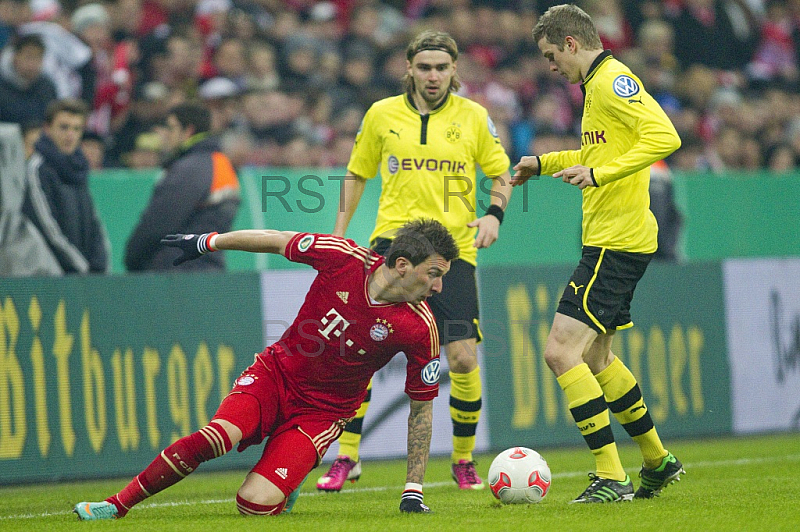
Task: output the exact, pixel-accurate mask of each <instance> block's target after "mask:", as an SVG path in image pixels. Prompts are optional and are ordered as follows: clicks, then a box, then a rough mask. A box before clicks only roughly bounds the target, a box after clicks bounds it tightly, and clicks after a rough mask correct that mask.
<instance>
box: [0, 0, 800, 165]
mask: <svg viewBox="0 0 800 532" xmlns="http://www.w3.org/2000/svg"><path fill="white" fill-rule="evenodd" d="M559 3H564V2H557V1H556V2H543V1H541V0H539V1H537V2H535V3H534V2H517V1H513V0H507V1H503V2H486V1H482V0H458V2H444V1H442V0H436V1H433V2H428V1H423V2H412V3H408V4H407V5H406V11H405V18H403V15H402V14H401V13H400V12H399V11H397V10H396V3H391V2H387V1H385V0H384V1H378V0H369V1H366V2H365V1H359V2H353V1H351V0H346V1H336V2H291V3H285V2H261V1H259V2H252V1H248V0H224V1H218V0H209V1H202V2H199V1H198V0H180V1H172V2H168V1H166V0H146V1H143V0H117V1H115V2H86V1H82V2H62V3H59V2H57V1H55V0H37V1H36V2H34V3H31V4H30V6H31V8H32V9H29V8H25V9H16V7H17V6H22V5H28V3H27V2H24V3H23V2H22V0H16V1H14V0H3V1H0V39H2V38H3V35H4V34H5V35H8V36H13V35H28V34H36V35H39V36H40V37H41V38H42V39H43V41H44V44H45V56H44V66H43V72H44V73H45V74H46V75H48V76H49V77H51V78H52V80H53V82H54V83H55V85H56V91H57V92H56V93H57V96H58V97H79V98H81V99H83V100H84V101H86V102H87V103H88V104H90V105H91V106H93V107H96V108H97V110H96V111H95V113H93V116H92V119H91V121H90V126H89V129H92V130H94V131H97V132H99V133H101V134H102V135H103V136H104V137H105V140H106V142H107V144H108V146H109V153H108V164H109V165H120V164H121V163H122V154H123V153H125V152H128V151H130V150H131V149H132V148H133V145H134V143H135V140H136V137H137V135H138V134H140V133H142V132H144V131H147V130H148V129H149V128H145V129H144V130H140V129H136V130H134V129H131V128H129V127H127V125H128V124H127V121H128V115H129V113H130V112H133V110H134V109H135V108H136V107H137V103H138V102H137V100H140V99H143V98H145V99H146V97H144V95H143V92H142V90H141V87H142V86H144V85H147V84H148V83H150V82H153V81H157V82H162V83H164V84H166V85H167V87H168V93H169V94H170V98H169V99H170V103H171V104H174V103H177V102H179V101H184V100H187V99H193V98H197V96H198V88H199V86H200V85H201V84H202V83H203V82H204V81H206V80H208V79H210V78H211V77H213V76H215V75H217V74H218V71H217V69H216V67H215V66H214V58H215V57H216V58H219V57H220V56H226V57H227V56H231V57H233V60H232V61H227V60H223V61H222V62H223V63H232V64H233V66H234V68H233V70H234V71H239V72H240V71H241V68H240V67H241V63H242V61H241V57H240V55H241V54H239V53H238V52H236V51H235V50H233V51H232V53H228V52H230V50H227V48H228V43H231V42H239V43H241V45H242V47H243V48H244V49H245V51H246V56H247V57H246V60H247V61H246V68H245V74H244V80H245V85H246V87H240V90H242V89H244V90H270V91H279V92H283V93H287V94H292V95H293V96H292V97H293V98H295V97H296V98H298V99H300V100H303V101H305V102H306V105H305V107H304V108H303V109H302V110H301V115H300V116H295V117H294V119H293V121H295V120H296V121H298V122H309V121H311V122H312V123H313V124H314V125H313V129H314V132H312V133H310V134H309V133H308V131H305V130H302V128H301V131H300V133H302V134H303V135H305V136H306V137H307V140H308V141H309V142H310V143H311V144H312V145H316V144H319V143H320V142H322V143H324V144H325V145H326V146H328V145H329V144H330V143H331V141H332V139H333V137H332V136H331V135H330V133H329V132H330V131H331V130H332V129H333V128H335V127H336V124H335V123H334V121H333V120H334V119H333V117H334V116H336V115H337V114H338V112H339V110H340V108H341V106H342V105H346V104H347V102H345V101H344V100H345V99H346V100H347V101H352V100H353V94H356V98H357V100H358V101H359V104H360V105H361V106H362V107H364V108H366V107H368V105H369V104H371V103H372V102H373V101H375V100H377V99H380V98H382V97H384V96H385V95H388V94H396V93H397V92H398V91H399V90H401V89H400V88H399V87H398V86H397V80H398V79H399V78H400V77H401V75H402V73H403V71H404V69H405V58H404V56H403V49H402V46H401V45H400V43H401V41H402V40H404V39H405V38H407V37H408V36H410V35H411V34H412V33H414V32H416V31H417V30H418V29H419V28H426V27H435V28H437V29H442V30H447V31H449V32H450V34H451V35H453V36H454V37H455V38H456V40H457V41H459V42H461V43H462V48H463V49H464V53H463V54H462V61H461V65H460V67H459V69H460V74H461V77H462V82H463V86H464V89H463V91H465V92H462V93H460V95H463V96H467V97H470V98H474V99H476V100H477V101H478V102H479V103H481V104H483V105H485V106H486V107H487V108H488V109H489V111H490V113H491V114H492V116H493V118H494V120H495V125H496V126H497V128H498V130H499V131H500V134H501V137H502V138H503V139H504V141H505V140H506V138H505V136H506V133H505V131H506V130H507V131H508V135H509V137H510V138H511V139H512V140H513V143H512V144H509V148H510V150H511V151H512V152H513V153H514V154H516V155H519V154H521V153H524V151H525V148H526V146H527V145H528V144H529V142H530V140H531V139H532V138H533V134H534V133H535V124H533V122H532V119H531V115H532V108H533V107H534V106H535V105H536V103H537V101H538V100H539V99H540V98H547V97H549V96H551V95H554V96H555V97H556V99H557V100H558V101H559V102H561V104H560V105H562V106H563V109H564V110H565V114H567V115H573V116H572V119H571V120H570V121H569V125H568V130H569V131H573V132H574V133H575V134H577V132H578V129H579V117H580V114H581V105H582V95H581V94H580V91H579V89H577V87H575V86H569V85H568V84H564V83H563V80H560V79H558V77H557V76H556V77H554V76H552V75H550V74H549V73H548V72H547V71H546V69H544V70H542V69H541V68H540V62H539V61H537V60H536V56H538V55H539V54H538V50H536V47H535V43H533V42H532V41H531V37H530V35H529V33H530V32H525V31H522V29H523V28H524V27H525V26H526V24H527V25H528V26H530V25H532V24H534V23H535V20H536V17H537V16H538V15H540V14H541V13H542V12H543V11H544V9H546V8H547V6H549V5H550V4H559ZM583 5H587V6H591V7H592V8H593V9H597V10H598V13H602V15H600V16H599V17H598V25H599V26H602V27H603V28H606V27H607V28H608V30H605V29H604V31H603V34H606V33H607V34H608V35H609V37H608V38H609V39H610V40H609V42H610V41H612V40H615V39H616V37H619V36H625V35H630V33H631V32H630V31H629V30H630V29H633V30H635V33H633V36H634V37H635V39H634V41H633V43H630V42H626V44H624V46H625V47H627V50H626V51H625V54H624V56H621V57H620V58H621V59H623V61H624V62H625V63H626V64H627V65H628V66H629V67H630V68H631V70H632V71H633V72H634V73H635V74H636V75H638V76H639V78H640V79H642V81H643V82H644V83H645V85H646V86H647V87H648V90H649V91H650V93H651V94H652V95H653V96H654V97H655V98H656V100H657V101H658V102H659V104H660V105H661V106H662V107H663V108H664V110H665V111H666V112H667V113H668V115H669V116H670V117H671V118H672V119H673V120H674V121H675V124H676V127H678V128H679V133H681V134H684V135H685V134H689V133H691V134H696V135H699V136H700V138H702V139H703V140H704V141H706V142H708V143H710V142H712V141H713V137H714V136H715V135H716V134H717V129H718V126H716V125H715V124H714V122H713V117H711V118H709V116H708V115H710V114H711V113H710V112H709V111H710V109H709V104H710V94H709V93H708V92H709V90H710V91H711V92H712V93H713V90H716V89H717V88H719V87H725V88H731V89H736V90H738V91H740V92H741V94H742V95H743V96H744V97H745V98H746V101H747V100H753V101H754V102H755V104H756V106H757V107H759V106H760V105H761V104H768V105H769V112H770V113H776V110H775V109H774V107H773V105H774V101H773V100H771V99H770V96H769V92H770V91H772V90H774V89H775V88H781V89H782V90H785V91H787V92H788V93H789V94H790V95H791V99H792V101H794V100H796V99H797V94H798V86H800V75H798V74H797V65H796V63H797V56H798V47H799V46H800V44H798V42H800V41H799V40H798V35H800V33H799V32H798V22H797V21H798V20H800V8H798V5H800V4H798V2H796V1H794V0H793V1H791V2H788V1H786V0H770V1H769V2H765V1H762V0H670V1H666V2H657V1H650V0H639V1H633V0H615V2H612V3H608V2H606V3H603V2H594V0H592V2H591V3H584V4H583ZM620 9H621V10H622V11H621V12H622V13H624V15H625V16H624V17H622V20H620V17H619V13H620ZM4 13H5V14H6V15H4ZM101 13H106V14H107V15H108V16H104V15H102V14H101ZM98 14H100V15H99V16H98ZM109 18H110V27H109V24H108V23H107V21H108V20H109ZM72 19H74V20H75V22H78V24H76V25H73V26H72V29H73V32H70V31H68V30H67V29H66V28H70V21H71V20H72ZM601 19H602V20H607V21H609V24H605V23H601V22H602V21H601ZM4 21H5V24H6V26H5V29H4V28H3V26H2V24H3V22H4ZM92 21H100V22H101V24H98V25H97V26H98V27H102V26H106V29H105V30H104V31H106V32H108V31H110V32H111V38H112V39H113V43H111V45H109V46H108V48H107V49H106V51H105V52H103V53H101V54H100V55H105V56H106V57H110V58H111V62H110V66H111V69H112V70H111V72H112V75H111V78H109V76H108V71H107V69H106V70H103V69H100V71H97V69H96V68H95V66H96V63H97V62H98V54H97V53H95V55H94V58H93V56H92V51H91V49H90V48H89V46H87V45H86V44H85V43H84V42H82V41H81V39H79V38H78V37H77V35H76V32H78V30H80V33H81V34H82V35H83V34H84V33H85V31H86V24H87V23H90V22H92ZM684 22H685V23H684ZM628 25H629V26H630V27H629V28H628ZM82 27H83V29H81V28H82ZM4 31H5V33H3V32H4ZM89 31H92V32H94V30H89ZM675 32H678V33H677V34H676V33H675ZM85 37H86V36H85V35H84V38H85ZM601 37H603V35H601ZM7 38H8V37H7ZM687 39H688V40H687ZM88 40H91V39H88ZM670 40H672V44H670ZM622 41H626V39H622ZM627 41H630V39H627ZM720 42H725V43H726V46H719V43H720ZM234 48H235V47H234ZM359 49H361V50H362V51H364V53H363V54H359V53H357V51H358V50H359ZM6 53H9V54H10V53H11V51H10V50H9V51H8V52H6ZM359 55H360V57H361V58H363V57H366V56H371V58H372V61H371V62H372V66H371V68H370V67H366V62H365V61H360V60H356V61H352V62H351V61H349V60H348V59H350V58H355V57H358V56H359ZM287 58H291V64H292V65H293V66H292V67H289V66H288V63H287ZM723 63H724V64H723ZM104 64H106V66H108V65H109V62H108V61H104ZM237 65H238V66H237ZM471 65H477V66H479V67H480V68H478V67H477V66H473V67H472V68H470V66H471ZM224 68H228V67H224ZM698 69H700V71H703V72H702V73H699V72H700V71H699V70H698ZM345 71H348V74H347V75H345ZM398 72H399V74H398ZM351 74H352V75H354V76H355V77H354V78H353V79H357V80H358V82H357V83H355V84H353V82H352V80H351V79H348V78H349V77H350V75H351ZM706 74H707V75H706ZM228 75H229V76H233V77H234V78H236V79H232V80H233V81H234V82H236V83H239V84H241V83H240V81H241V80H240V78H239V76H240V74H230V73H228ZM281 76H283V77H281ZM359 76H360V77H359ZM96 78H97V79H96ZM361 78H365V80H363V79H361ZM109 79H111V80H112V81H113V83H111V84H109V83H106V82H104V81H103V80H105V81H108V80H109ZM707 82H708V83H707ZM104 87H105V88H104ZM512 91H513V93H514V95H513V97H511V98H509V96H508V93H510V92H512ZM96 97H98V98H99V100H96ZM117 97H119V98H120V99H119V101H117ZM126 98H130V99H131V103H130V106H129V107H130V108H129V109H126V103H125V99H126ZM325 98H328V99H332V100H333V102H334V109H333V110H331V111H330V112H327V113H320V112H319V111H320V109H321V108H322V107H324V105H327V104H323V105H322V106H318V105H317V103H316V102H318V101H320V100H323V99H325ZM514 100H516V102H517V104H516V105H515V104H513V101H514ZM100 101H102V102H103V103H100ZM95 103H99V105H95ZM791 108H793V105H789V106H788V107H782V108H781V109H783V110H786V109H791ZM100 109H102V111H101V110H100ZM109 111H110V114H111V115H113V116H114V117H115V119H114V120H113V121H111V120H109V118H108V117H109ZM162 112H163V110H162ZM679 114H684V115H685V117H684V118H690V117H692V116H699V117H700V120H699V124H698V128H699V129H698V130H697V131H691V132H688V131H685V130H681V129H680V122H682V121H683V118H678V116H679ZM762 115H763V113H758V114H757V115H756V116H757V117H761V116H762ZM325 116H327V118H325ZM745 118H746V117H745ZM774 118H775V119H774V120H771V121H770V122H769V124H764V125H762V127H764V128H768V131H766V132H765V131H755V132H754V131H752V129H751V126H753V125H754V124H753V123H750V124H742V125H744V126H747V127H748V129H747V131H746V133H747V135H752V136H754V137H755V139H756V141H757V142H758V143H759V144H760V145H761V151H762V153H765V152H766V151H768V150H771V148H772V147H773V146H774V145H775V143H776V142H777V140H776V139H777V138H778V137H780V136H782V135H783V134H785V132H786V130H787V129H788V128H789V123H790V121H791V119H790V118H786V117H783V118H781V119H780V120H779V121H778V120H777V116H776V117H774ZM259 122H260V121H259V120H255V121H254V122H252V123H251V119H250V118H248V117H245V116H244V115H242V116H240V117H239V118H238V119H237V127H239V128H241V130H242V131H243V132H244V134H245V135H246V134H247V131H248V129H250V127H251V126H253V125H255V128H256V129H260V127H261V126H260V125H259ZM779 131H780V134H777V133H778V132H779ZM320 132H323V133H322V137H320ZM325 132H327V133H325ZM764 133H766V134H764ZM296 134H298V131H296V130H294V129H292V130H291V131H290V132H289V135H288V138H293V137H294V136H295V135H296ZM241 138H244V137H241ZM320 139H322V140H320ZM283 142H285V140H284V141H283ZM250 144H251V143H250V142H245V143H243V144H242V145H241V146H239V147H237V148H236V151H237V152H238V153H239V155H238V156H237V157H238V158H239V159H241V160H244V161H248V162H251V163H254V164H269V163H270V162H272V161H277V160H278V159H280V154H279V153H278V152H280V151H281V146H282V145H277V146H276V150H277V151H275V152H274V153H273V152H272V147H268V153H261V152H259V150H260V149H261V148H260V144H259V143H255V144H253V146H254V148H253V149H252V150H250V148H248V147H247V146H249V145H250ZM230 146H233V145H232V144H231V145H230ZM766 164H767V163H766V160H765V161H764V162H763V163H762V167H766Z"/></svg>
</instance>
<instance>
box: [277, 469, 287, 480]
mask: <svg viewBox="0 0 800 532" xmlns="http://www.w3.org/2000/svg"><path fill="white" fill-rule="evenodd" d="M275 474H276V475H278V476H279V477H281V478H282V479H283V480H286V477H287V476H289V470H288V469H286V468H285V467H279V468H278V469H276V470H275Z"/></svg>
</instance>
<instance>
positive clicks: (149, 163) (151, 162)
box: [124, 132, 161, 170]
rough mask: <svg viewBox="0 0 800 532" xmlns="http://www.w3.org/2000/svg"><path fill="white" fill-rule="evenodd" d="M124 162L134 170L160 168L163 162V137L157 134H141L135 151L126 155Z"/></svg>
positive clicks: (135, 145) (134, 148)
mask: <svg viewBox="0 0 800 532" xmlns="http://www.w3.org/2000/svg"><path fill="white" fill-rule="evenodd" d="M124 162H125V166H127V167H128V168H131V169H133V170H142V169H146V168H158V165H159V163H160V162H161V136H160V135H159V134H158V133H156V132H148V133H139V135H138V136H137V137H136V143H135V144H134V147H133V150H131V151H129V152H127V153H126V154H125V156H124Z"/></svg>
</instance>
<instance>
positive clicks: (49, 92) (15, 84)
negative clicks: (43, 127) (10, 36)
mask: <svg viewBox="0 0 800 532" xmlns="http://www.w3.org/2000/svg"><path fill="white" fill-rule="evenodd" d="M44 51H45V48H44V43H43V42H42V39H41V38H40V37H39V36H38V35H24V36H21V37H18V38H17V40H16V41H15V43H14V46H13V47H11V48H6V49H5V50H4V52H3V54H2V56H1V57H0V120H2V121H3V122H13V123H16V124H20V125H22V124H26V123H28V122H40V123H41V122H43V121H44V117H45V112H46V111H47V106H48V105H49V104H50V102H52V101H53V100H55V99H56V88H55V85H53V82H52V81H50V78H48V77H47V76H46V75H45V74H44V72H43V71H42V62H43V59H44Z"/></svg>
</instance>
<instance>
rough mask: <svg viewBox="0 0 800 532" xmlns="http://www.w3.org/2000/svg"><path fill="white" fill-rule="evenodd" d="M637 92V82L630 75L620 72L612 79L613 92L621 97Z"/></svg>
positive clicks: (627, 96) (628, 96)
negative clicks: (620, 73)
mask: <svg viewBox="0 0 800 532" xmlns="http://www.w3.org/2000/svg"><path fill="white" fill-rule="evenodd" d="M638 93H639V84H638V83H636V80H635V79H633V78H632V77H630V76H626V75H625V74H622V75H620V76H617V77H616V79H614V94H616V95H617V96H620V97H622V98H630V97H631V96H634V95H636V94H638Z"/></svg>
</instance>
